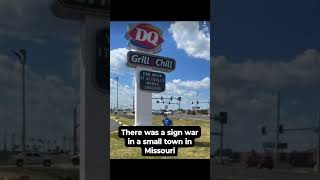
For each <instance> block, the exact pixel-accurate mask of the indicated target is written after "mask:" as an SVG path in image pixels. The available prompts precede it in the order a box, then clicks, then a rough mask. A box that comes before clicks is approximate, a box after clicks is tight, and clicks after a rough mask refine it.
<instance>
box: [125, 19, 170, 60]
mask: <svg viewBox="0 0 320 180" xmlns="http://www.w3.org/2000/svg"><path fill="white" fill-rule="evenodd" d="M125 37H126V39H127V40H128V47H129V48H132V49H135V50H138V51H143V52H148V53H151V54H155V53H159V52H160V51H161V44H162V43H163V42H164V39H163V34H162V31H161V30H160V29H159V28H157V27H155V26H152V25H150V24H146V23H142V24H130V25H129V26H128V30H127V33H126V36H125Z"/></svg>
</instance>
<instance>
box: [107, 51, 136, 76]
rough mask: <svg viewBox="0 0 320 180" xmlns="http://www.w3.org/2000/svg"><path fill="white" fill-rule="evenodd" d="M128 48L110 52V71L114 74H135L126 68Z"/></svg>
mask: <svg viewBox="0 0 320 180" xmlns="http://www.w3.org/2000/svg"><path fill="white" fill-rule="evenodd" d="M128 51H129V50H128V49H127V48H118V49H112V50H111V51H110V71H111V73H113V74H127V73H133V69H132V68H129V67H127V66H126V62H127V53H128Z"/></svg>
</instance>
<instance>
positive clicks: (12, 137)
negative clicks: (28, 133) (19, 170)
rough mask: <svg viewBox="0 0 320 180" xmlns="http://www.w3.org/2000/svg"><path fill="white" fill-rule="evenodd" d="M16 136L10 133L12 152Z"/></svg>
mask: <svg viewBox="0 0 320 180" xmlns="http://www.w3.org/2000/svg"><path fill="white" fill-rule="evenodd" d="M15 148H16V134H15V133H12V135H11V149H12V151H15V150H16V149H15Z"/></svg>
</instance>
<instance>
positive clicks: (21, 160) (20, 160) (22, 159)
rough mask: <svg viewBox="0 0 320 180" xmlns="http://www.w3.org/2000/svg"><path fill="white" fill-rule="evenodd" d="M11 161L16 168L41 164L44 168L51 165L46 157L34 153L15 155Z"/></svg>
mask: <svg viewBox="0 0 320 180" xmlns="http://www.w3.org/2000/svg"><path fill="white" fill-rule="evenodd" d="M13 159H14V161H15V163H16V165H17V166H18V167H22V166H24V165H25V164H42V165H43V166H45V167H50V166H51V165H52V160H51V158H49V157H48V156H47V155H44V154H40V153H34V152H22V153H19V154H17V155H15V156H14V157H13Z"/></svg>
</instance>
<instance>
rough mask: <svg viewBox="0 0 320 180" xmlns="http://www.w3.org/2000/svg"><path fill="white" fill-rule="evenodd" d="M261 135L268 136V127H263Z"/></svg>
mask: <svg viewBox="0 0 320 180" xmlns="http://www.w3.org/2000/svg"><path fill="white" fill-rule="evenodd" d="M261 133H262V134H263V135H266V134H267V127H266V126H262V127H261Z"/></svg>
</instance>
